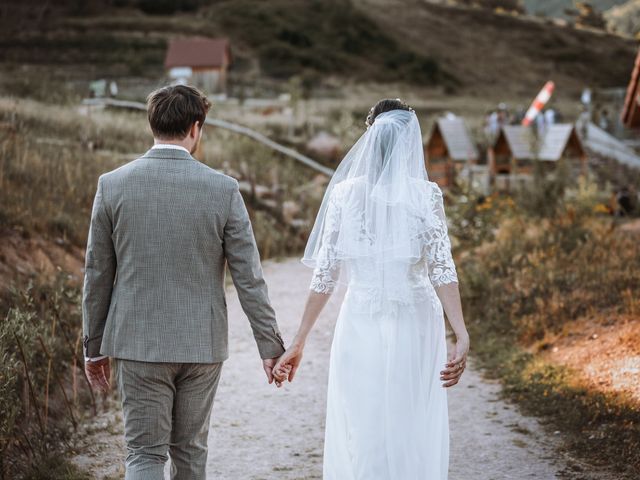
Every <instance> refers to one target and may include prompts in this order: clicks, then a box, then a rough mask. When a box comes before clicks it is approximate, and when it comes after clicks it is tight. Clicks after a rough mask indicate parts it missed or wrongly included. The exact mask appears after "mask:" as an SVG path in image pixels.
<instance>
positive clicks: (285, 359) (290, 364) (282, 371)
mask: <svg viewBox="0 0 640 480" xmlns="http://www.w3.org/2000/svg"><path fill="white" fill-rule="evenodd" d="M303 351H304V345H303V344H302V343H298V342H294V343H292V344H291V345H290V346H289V348H287V351H286V352H284V354H283V355H282V356H281V357H280V358H279V359H278V362H277V363H276V365H275V367H274V368H273V376H274V377H275V379H276V381H278V382H280V383H281V384H282V382H284V381H285V380H289V382H292V381H293V378H294V377H295V375H296V372H297V371H298V367H299V366H300V362H301V361H302V353H303Z"/></svg>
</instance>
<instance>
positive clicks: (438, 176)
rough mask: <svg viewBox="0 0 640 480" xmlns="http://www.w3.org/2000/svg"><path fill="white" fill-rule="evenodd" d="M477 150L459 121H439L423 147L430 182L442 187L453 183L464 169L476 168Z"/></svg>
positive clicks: (460, 120) (451, 118) (444, 119)
mask: <svg viewBox="0 0 640 480" xmlns="http://www.w3.org/2000/svg"><path fill="white" fill-rule="evenodd" d="M479 157H480V156H479V154H478V149H477V148H476V146H475V144H474V143H473V141H472V139H471V135H469V131H468V130H467V127H466V125H465V123H464V120H463V119H462V118H460V117H448V118H438V119H437V120H436V122H435V124H434V125H433V128H432V129H431V134H430V135H429V139H428V140H427V143H426V144H425V146H424V158H425V162H426V167H427V173H428V175H429V179H430V180H432V181H434V182H436V183H437V184H438V185H440V186H441V187H449V186H451V185H453V184H454V183H455V181H456V176H457V174H458V172H459V171H460V170H461V169H462V168H463V167H464V166H466V165H471V164H476V163H477V162H478V159H479Z"/></svg>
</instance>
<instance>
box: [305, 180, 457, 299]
mask: <svg viewBox="0 0 640 480" xmlns="http://www.w3.org/2000/svg"><path fill="white" fill-rule="evenodd" d="M428 183H429V187H430V201H429V202H428V205H425V211H424V212H421V214H416V215H415V216H414V218H412V219H411V220H412V226H413V228H412V230H413V232H414V233H413V235H414V238H412V239H411V242H412V243H413V242H418V243H419V249H420V250H419V251H421V252H422V256H421V258H419V259H418V261H417V262H415V263H412V264H410V266H409V267H408V268H407V267H406V265H404V264H403V263H401V262H397V263H396V262H393V261H389V262H386V263H383V264H382V265H376V264H375V262H372V261H371V259H370V258H367V257H363V258H362V259H358V258H354V259H349V260H346V261H343V260H340V255H339V254H338V252H337V251H336V241H337V239H338V238H339V237H340V235H341V232H340V231H339V228H340V226H341V225H343V226H344V225H349V226H353V231H352V232H347V235H348V238H352V239H353V238H355V237H357V239H358V241H359V242H361V243H362V244H363V246H364V245H370V244H373V243H374V242H375V238H374V237H373V235H372V234H371V232H370V231H369V229H367V226H366V225H365V224H364V216H362V219H363V221H362V222H358V221H354V220H357V219H356V217H357V216H358V213H357V209H354V208H353V206H350V205H346V206H345V203H344V200H345V191H346V189H347V188H348V187H349V185H346V186H344V187H343V188H336V189H335V191H334V192H333V195H332V196H331V197H330V198H329V203H328V205H327V214H326V218H325V225H324V228H323V234H322V235H323V236H322V247H321V249H320V250H319V252H318V257H317V263H316V266H315V268H314V272H313V278H312V280H311V286H310V288H311V290H313V291H315V292H318V293H323V294H331V293H332V292H333V291H334V290H335V287H336V285H337V283H338V279H339V276H340V271H341V268H344V265H343V263H345V262H346V266H347V267H348V270H349V273H350V280H349V287H350V290H351V292H350V294H351V297H352V298H353V300H354V301H357V302H358V303H361V304H363V305H365V304H366V305H369V306H371V304H372V302H373V303H374V304H375V303H376V302H377V301H380V300H381V299H382V297H387V298H391V299H394V300H396V301H398V302H400V303H403V304H407V303H415V302H416V301H422V300H424V299H425V296H426V295H428V294H430V293H431V292H432V291H433V287H439V286H441V285H445V284H448V283H457V282H458V276H457V272H456V267H455V263H454V261H453V257H452V255H451V242H450V239H449V235H448V229H447V219H446V216H445V212H444V202H443V197H442V191H441V190H440V187H438V185H437V184H436V183H434V182H428ZM342 215H352V216H353V217H354V218H352V219H350V220H351V221H349V222H345V221H342V220H343V219H342V218H341V216H342ZM343 234H344V232H343ZM380 276H384V277H385V281H384V282H381V279H380ZM380 285H384V286H385V288H384V291H381V288H380ZM407 292H408V295H407Z"/></svg>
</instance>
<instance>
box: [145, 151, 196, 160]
mask: <svg viewBox="0 0 640 480" xmlns="http://www.w3.org/2000/svg"><path fill="white" fill-rule="evenodd" d="M142 158H158V159H166V160H193V161H195V162H197V161H198V160H196V159H195V158H193V157H192V156H191V154H189V153H187V152H186V151H184V150H182V149H176V148H150V149H149V150H147V153H145V154H144V155H143V156H142Z"/></svg>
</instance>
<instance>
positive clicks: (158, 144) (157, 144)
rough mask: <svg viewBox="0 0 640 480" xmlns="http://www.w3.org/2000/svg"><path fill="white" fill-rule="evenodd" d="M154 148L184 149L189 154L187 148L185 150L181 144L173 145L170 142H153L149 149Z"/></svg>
mask: <svg viewBox="0 0 640 480" xmlns="http://www.w3.org/2000/svg"><path fill="white" fill-rule="evenodd" d="M155 148H172V149H173V150H184V151H185V152H187V153H188V154H189V155H191V153H190V152H189V150H187V149H186V148H184V147H183V146H181V145H173V144H171V143H154V144H153V146H152V147H151V149H152V150H153V149H155Z"/></svg>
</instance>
